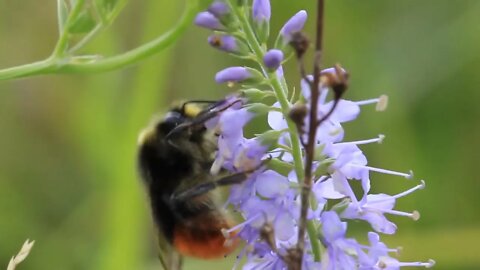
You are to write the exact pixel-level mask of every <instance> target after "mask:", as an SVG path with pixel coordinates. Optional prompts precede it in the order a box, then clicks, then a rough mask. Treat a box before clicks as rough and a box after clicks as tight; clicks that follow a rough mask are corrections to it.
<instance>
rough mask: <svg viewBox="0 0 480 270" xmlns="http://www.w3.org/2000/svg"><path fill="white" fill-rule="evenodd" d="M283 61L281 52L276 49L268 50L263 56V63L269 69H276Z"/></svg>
mask: <svg viewBox="0 0 480 270" xmlns="http://www.w3.org/2000/svg"><path fill="white" fill-rule="evenodd" d="M282 61H283V52H282V51H280V50H277V49H272V50H269V51H268V52H267V53H266V54H265V56H264V57H263V63H265V66H266V67H268V68H269V69H271V70H276V69H277V68H278V67H279V66H280V65H281V64H282Z"/></svg>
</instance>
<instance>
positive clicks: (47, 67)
mask: <svg viewBox="0 0 480 270" xmlns="http://www.w3.org/2000/svg"><path fill="white" fill-rule="evenodd" d="M197 9H198V0H187V6H186V9H185V12H184V14H183V15H182V17H181V19H180V21H179V22H178V23H177V24H176V25H175V26H174V27H173V28H172V29H171V30H169V31H168V32H166V33H165V34H163V35H161V36H159V37H157V38H156V39H154V40H152V41H150V42H148V43H145V44H143V45H140V46H139V47H137V48H135V49H132V50H130V51H128V52H125V53H123V54H120V55H116V56H112V57H108V58H105V59H103V60H99V61H96V62H91V63H75V62H74V61H72V58H69V57H63V58H59V57H58V56H57V55H56V53H54V54H53V55H52V56H51V57H49V58H47V59H45V60H42V61H38V62H34V63H30V64H26V65H22V66H17V67H12V68H7V69H3V70H0V80H7V79H16V78H22V77H28V76H34V75H40V74H51V73H98V72H105V71H111V70H115V69H120V68H123V67H125V66H127V65H131V64H134V63H137V62H139V61H141V60H144V59H145V58H148V57H149V56H152V55H153V54H156V53H158V52H160V51H162V50H163V49H165V48H167V47H168V46H170V45H171V44H173V43H174V42H175V41H176V40H177V39H178V38H179V37H180V36H181V35H182V34H183V33H184V32H185V30H186V29H187V28H188V26H189V25H190V24H191V22H192V21H193V18H194V17H195V15H196V13H197ZM72 12H73V11H72ZM62 36H64V35H62ZM65 42H66V41H65ZM58 44H60V45H57V47H56V49H55V51H57V50H58V51H61V49H62V48H64V46H65V45H62V44H66V43H64V42H60V41H59V43H58Z"/></svg>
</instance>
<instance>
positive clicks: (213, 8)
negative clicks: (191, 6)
mask: <svg viewBox="0 0 480 270" xmlns="http://www.w3.org/2000/svg"><path fill="white" fill-rule="evenodd" d="M208 12H210V13H211V14H213V16H215V17H216V18H218V19H221V18H222V17H223V16H225V15H227V14H229V13H230V9H229V8H228V5H227V4H226V3H224V2H221V1H215V2H213V3H212V4H211V5H210V6H209V7H208Z"/></svg>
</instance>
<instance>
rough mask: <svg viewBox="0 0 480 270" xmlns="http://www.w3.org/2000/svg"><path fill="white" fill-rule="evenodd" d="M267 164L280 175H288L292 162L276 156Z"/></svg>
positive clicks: (291, 168)
mask: <svg viewBox="0 0 480 270" xmlns="http://www.w3.org/2000/svg"><path fill="white" fill-rule="evenodd" d="M267 166H268V168H269V169H272V170H274V171H276V172H278V173H280V174H282V175H288V173H289V172H290V171H292V170H293V164H292V163H289V162H285V161H283V160H280V159H278V158H272V159H271V160H270V161H269V162H268V163H267Z"/></svg>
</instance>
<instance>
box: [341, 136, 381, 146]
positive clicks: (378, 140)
mask: <svg viewBox="0 0 480 270" xmlns="http://www.w3.org/2000/svg"><path fill="white" fill-rule="evenodd" d="M383 139H385V135H383V134H378V137H377V138H373V139H367V140H360V141H353V142H341V143H336V144H335V145H347V144H355V145H360V144H369V143H379V144H380V143H382V142H383Z"/></svg>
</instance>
